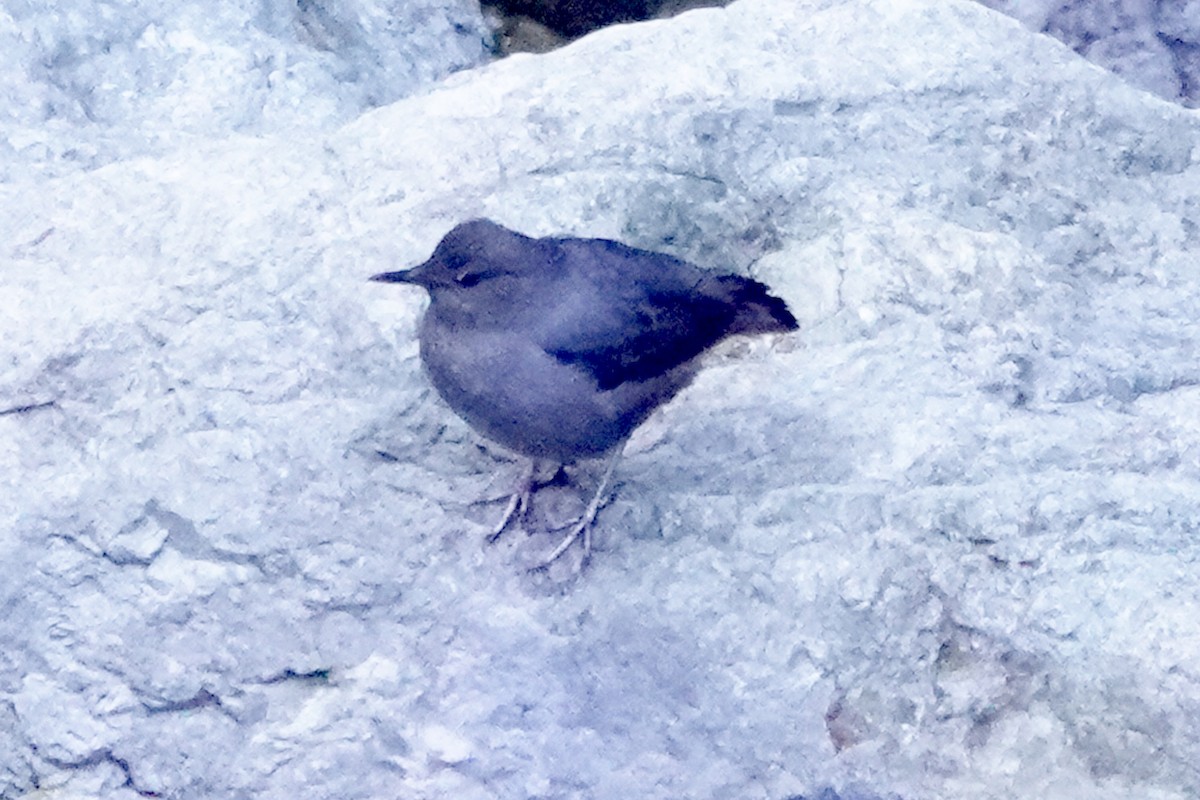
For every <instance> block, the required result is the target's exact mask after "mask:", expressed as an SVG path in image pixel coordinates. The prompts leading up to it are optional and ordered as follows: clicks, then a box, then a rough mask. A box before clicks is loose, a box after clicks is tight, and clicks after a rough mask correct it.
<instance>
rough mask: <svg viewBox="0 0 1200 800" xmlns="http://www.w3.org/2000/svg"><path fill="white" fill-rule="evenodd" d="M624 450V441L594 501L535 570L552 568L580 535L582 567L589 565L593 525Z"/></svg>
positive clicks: (611, 457) (618, 446) (610, 462)
mask: <svg viewBox="0 0 1200 800" xmlns="http://www.w3.org/2000/svg"><path fill="white" fill-rule="evenodd" d="M624 450H625V442H624V441H622V442H621V443H620V444H618V445H617V448H616V449H615V450H613V454H612V455H611V456H610V457H609V459H608V465H607V466H605V468H604V476H603V477H602V478H600V485H599V486H597V487H596V493H595V494H594V495H592V501H591V502H590V503H588V506H587V510H585V511H584V512H583V516H581V517H580V518H579V519H578V521H576V522H575V523H574V524H573V525H572V526H571V530H570V531H569V532H568V533H567V535H566V536H564V537H563V540H562V541H561V542H559V543H558V547H556V548H554V552H552V553H550V555H548V556H546V557H545V558H544V559H543V560H542V563H541V564H539V565H538V566H537V567H534V569H543V568H545V567H548V566H550V564H552V563H553V562H554V561H555V559H557V558H558V557H559V556H561V555H562V554H563V553H565V552H567V549H568V548H569V547H570V546H571V545H572V544H574V543H575V540H576V539H578V538H579V536H580V534H582V535H583V560H582V561H580V565H583V564H585V563H587V560H588V557H589V556H590V555H591V552H592V523H593V522H595V521H596V514H598V513H599V512H600V506H602V505H604V499H605V498H604V494H605V492H607V491H608V484H609V482H610V481H611V480H612V476H613V471H614V470H615V469H616V468H617V462H618V461H620V460H621V453H622V452H623V451H624Z"/></svg>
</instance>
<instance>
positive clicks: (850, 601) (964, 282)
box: [0, 0, 1200, 800]
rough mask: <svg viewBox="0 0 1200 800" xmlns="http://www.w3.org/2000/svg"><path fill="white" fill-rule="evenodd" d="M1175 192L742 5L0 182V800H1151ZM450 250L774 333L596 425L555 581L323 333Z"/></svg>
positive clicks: (863, 39) (350, 330)
mask: <svg viewBox="0 0 1200 800" xmlns="http://www.w3.org/2000/svg"><path fill="white" fill-rule="evenodd" d="M9 13H10V14H11V13H12V12H11V11H10V12H9ZM22 86H24V90H27V91H29V92H31V93H36V92H38V91H41V87H40V84H36V83H30V84H22ZM18 88H20V87H18ZM238 97H240V98H242V99H244V95H238ZM114 113H118V112H114ZM123 113H146V114H148V115H149V116H150V118H152V119H155V118H158V117H155V115H156V114H158V113H160V112H158V111H154V110H153V109H151V110H148V111H144V112H142V111H136V112H135V111H134V110H133V109H132V107H131V108H128V109H126V110H125V111H120V112H119V113H118V116H119V115H120V114H123ZM139 121H140V118H137V119H134V118H131V119H125V118H123V117H121V118H119V119H117V120H116V124H122V125H125V126H126V127H128V128H130V129H132V128H133V127H135V126H136V125H137V124H138V123H139ZM31 124H32V123H31ZM35 127H36V126H35ZM52 128H53V126H52V125H47V126H46V129H47V130H50V129H52ZM38 129H39V130H40V129H41V128H38ZM79 130H80V131H82V133H79V134H78V135H80V136H86V135H87V133H86V132H87V130H89V129H88V128H87V127H86V126H84V127H82V128H80V129H79ZM47 135H49V134H47ZM97 136H100V134H97ZM1198 142H1200V121H1197V119H1196V118H1195V117H1194V115H1191V114H1189V113H1188V112H1185V111H1183V110H1181V109H1179V108H1176V107H1174V106H1172V105H1169V104H1166V103H1162V102H1160V101H1158V100H1156V99H1154V98H1152V97H1150V96H1148V95H1146V94H1144V93H1142V92H1140V91H1138V90H1135V89H1133V88H1131V87H1130V86H1128V85H1127V84H1126V83H1124V82H1123V81H1121V80H1119V79H1118V78H1115V77H1113V76H1112V75H1110V74H1107V73H1105V72H1103V71H1101V70H1098V69H1096V68H1095V67H1093V66H1092V65H1090V64H1088V63H1086V62H1085V61H1084V60H1083V59H1082V58H1080V57H1078V56H1077V55H1075V54H1074V53H1072V52H1070V51H1069V50H1067V49H1066V48H1064V47H1062V46H1061V45H1059V44H1057V43H1055V42H1053V41H1051V40H1049V39H1048V38H1046V37H1043V36H1038V35H1035V34H1032V33H1030V32H1029V31H1027V30H1026V29H1025V28H1023V27H1021V26H1020V25H1019V24H1018V23H1016V22H1015V21H1013V20H1011V19H1009V18H1007V17H1005V16H1003V15H1000V14H998V13H995V12H992V11H989V10H988V9H986V8H983V7H982V6H979V5H978V4H975V3H959V2H947V1H946V0H936V1H934V2H916V1H915V0H879V1H878V2H867V1H866V0H824V2H809V3H804V2H796V1H795V0H742V2H739V3H735V4H733V5H731V6H730V7H728V8H727V9H724V10H712V11H698V12H691V13H687V14H684V15H682V16H680V17H677V18H674V19H671V20H666V21H662V22H654V23H648V24H643V25H633V26H621V27H618V28H612V29H608V30H605V31H601V32H599V33H597V34H593V35H591V36H588V37H585V38H584V39H582V40H580V41H579V42H577V43H575V44H573V45H571V46H569V47H567V48H565V49H563V50H560V51H557V52H555V53H553V54H550V55H546V56H538V57H532V56H525V57H520V56H518V57H513V58H511V59H507V60H505V61H503V62H500V63H496V64H493V65H491V66H488V67H485V68H483V69H479V70H476V71H472V72H463V73H459V74H457V75H455V76H452V77H450V78H448V79H446V80H445V81H444V82H443V84H442V85H441V86H440V88H438V89H437V90H435V91H432V92H429V93H426V94H422V95H420V96H413V97H410V98H408V99H406V100H403V101H400V102H397V103H395V104H393V105H390V106H387V107H385V108H381V109H377V110H375V111H372V112H370V113H367V114H365V115H363V116H361V117H360V118H359V119H357V120H356V121H354V122H353V123H351V124H349V125H347V126H345V127H343V128H341V129H340V130H337V131H336V132H333V133H331V134H329V135H326V136H296V135H288V134H278V135H266V134H264V135H260V136H257V137H250V136H240V137H238V138H233V139H223V138H218V137H213V138H211V139H203V138H199V137H197V138H195V139H192V140H189V142H188V143H187V144H186V145H182V146H180V147H178V148H177V149H170V148H168V151H167V152H165V153H164V154H162V155H156V156H153V157H141V158H136V159H129V160H117V161H116V162H114V163H111V164H110V165H108V166H107V167H105V168H103V169H97V170H94V171H90V172H83V171H78V170H67V171H65V172H64V174H63V175H62V176H61V177H59V178H57V179H52V180H51V179H46V178H40V177H39V178H21V177H13V178H12V179H11V180H9V181H8V182H7V183H6V184H4V185H0V209H2V210H0V247H2V248H3V252H4V261H3V262H0V276H2V278H0V280H2V285H0V326H2V329H0V337H2V338H0V348H2V349H0V398H3V401H2V402H0V412H4V413H2V414H0V480H3V490H2V491H0V520H2V521H3V525H2V526H0V552H3V554H4V558H3V559H2V560H0V608H2V609H3V614H0V643H2V644H3V646H2V647H0V797H4V798H6V800H7V798H16V797H22V796H23V795H25V794H27V793H30V792H33V791H34V790H35V789H40V790H41V792H40V793H38V794H37V796H38V797H47V796H49V797H70V798H75V797H87V798H105V799H107V798H120V799H121V800H125V798H132V797H135V796H137V793H139V792H140V793H150V792H153V793H157V795H158V796H163V797H170V798H210V797H211V798H228V797H257V798H296V797H304V798H379V797H422V798H426V797H428V798H435V797H439V798H440V797H453V798H468V799H469V798H481V799H482V798H497V797H499V798H532V797H538V798H575V797H580V798H582V797H588V798H590V797H595V798H615V797H638V798H684V797H686V798H710V797H711V798H747V799H753V798H764V799H765V798H771V799H772V800H781V799H782V798H787V797H796V796H799V797H806V798H823V800H824V798H832V797H835V796H837V797H843V798H856V799H861V798H889V799H890V798H904V799H905V800H925V799H926V798H983V799H985V800H986V799H988V798H995V800H1001V799H1003V800H1012V799H1013V798H1029V800H1035V799H1036V800H1056V799H1059V798H1061V799H1062V800H1067V799H1070V800H1075V799H1076V798H1081V797H1086V798H1089V799H1090V800H1110V799H1111V800H1126V799H1127V798H1131V797H1136V798H1139V800H1166V799H1167V798H1171V799H1173V800H1174V799H1176V798H1178V799H1179V800H1183V798H1193V797H1196V796H1198V795H1200V772H1198V771H1197V766H1196V765H1197V764H1198V763H1200V758H1198V754H1200V722H1198V720H1200V686H1198V685H1197V681H1198V677H1197V676H1200V614H1197V613H1196V609H1197V607H1198V601H1200V571H1198V570H1197V550H1198V545H1197V541H1196V520H1197V519H1200V482H1198V480H1197V479H1198V477H1200V417H1198V415H1197V414H1196V408H1197V403H1200V362H1198V360H1197V356H1198V354H1200V324H1198V323H1197V320H1198V319H1200V278H1198V276H1197V271H1196V266H1195V257H1194V255H1193V253H1194V252H1195V251H1196V249H1197V246H1198V244H1200V243H1198V241H1197V238H1198V236H1200V232H1198V229H1197V224H1196V220H1197V212H1198V207H1200V164H1197V157H1196V154H1197V152H1198V151H1197V143H1198ZM93 144H94V146H95V147H96V148H97V150H104V148H105V147H106V146H107V145H106V143H105V142H103V141H97V142H94V143H93ZM164 146H165V145H164ZM9 155H10V157H11V158H12V159H15V160H16V161H17V162H20V158H21V157H20V156H19V155H14V154H12V153H11V152H10V154H9ZM9 166H11V163H10V164H9ZM22 169H23V168H20V169H14V170H13V171H12V174H15V175H17V176H19V175H20V174H23V173H22ZM475 215H488V216H492V217H494V218H496V219H497V220H498V221H500V222H502V223H504V224H506V225H509V226H511V227H514V228H517V229H520V230H524V231H527V232H530V233H537V234H545V233H551V232H558V233H571V234H576V235H595V236H610V237H618V238H621V239H623V240H625V241H627V242H629V243H631V244H634V245H638V246H643V247H653V248H656V249H663V250H668V251H670V252H672V253H675V254H677V255H680V256H683V257H686V258H689V259H692V260H694V261H696V262H698V263H700V264H703V265H706V266H711V267H714V268H721V269H739V270H744V271H747V272H749V273H750V274H753V275H755V276H756V277H758V278H759V279H761V280H764V281H766V282H768V283H769V284H771V285H772V286H773V287H774V288H775V289H776V290H777V291H778V292H779V293H780V294H781V295H783V296H784V297H786V298H787V299H788V301H789V302H790V303H791V304H792V307H793V309H794V310H795V311H796V312H797V315H798V316H799V317H800V318H801V320H802V331H801V332H800V333H799V334H796V335H793V336H789V337H783V338H777V339H775V340H767V339H763V340H757V341H754V342H748V343H745V344H741V345H737V346H733V347H730V348H727V349H726V350H725V351H723V352H722V353H721V354H719V355H717V356H716V357H714V358H713V359H711V363H710V365H709V367H708V369H707V370H706V371H705V372H704V373H703V374H702V376H701V377H700V378H699V379H698V380H697V382H696V384H695V385H694V386H693V387H692V388H691V389H689V390H687V391H685V392H684V393H683V394H681V395H680V396H679V397H678V398H677V399H676V400H675V401H674V402H673V403H671V404H670V405H669V406H667V407H666V408H665V409H664V410H663V411H662V412H661V413H660V414H658V415H656V416H655V417H653V418H652V419H651V420H650V421H649V422H648V423H647V424H646V426H645V427H644V428H643V430H642V431H641V432H640V434H639V436H638V437H637V438H636V439H635V441H634V442H633V444H632V445H631V447H630V448H629V452H628V454H627V457H626V459H625V461H624V462H623V464H622V466H621V468H620V470H619V472H618V479H619V482H620V488H619V492H618V495H617V497H616V499H615V500H614V501H613V502H612V503H611V504H610V505H609V506H608V507H607V508H606V509H605V510H604V512H603V513H602V516H601V523H600V529H599V531H598V546H599V552H598V553H597V556H596V558H595V560H594V563H593V564H592V566H591V567H590V569H589V570H588V571H587V572H585V573H584V574H583V575H582V576H581V577H578V578H572V577H571V576H570V575H569V574H567V572H566V570H555V571H552V572H551V574H549V575H537V574H533V575H531V574H529V573H527V572H526V571H525V569H524V567H525V566H526V565H527V564H529V563H530V562H531V561H532V560H533V559H535V558H537V557H538V556H539V555H540V554H541V553H544V552H546V551H547V550H548V549H549V548H550V547H551V546H552V545H553V542H554V538H553V537H552V536H549V535H545V534H540V533H537V534H534V535H532V536H530V537H524V536H522V535H519V534H518V535H513V536H510V537H509V538H507V539H504V540H501V542H500V543H499V544H498V545H496V546H493V547H487V546H485V545H484V544H483V537H484V533H485V531H486V530H487V527H488V525H489V523H490V522H491V521H493V520H494V519H495V516H496V515H497V514H498V513H499V511H500V507H499V505H497V504H491V505H480V504H478V503H476V500H477V499H478V498H480V497H485V496H489V495H492V494H495V493H498V492H499V491H500V490H501V489H503V488H504V480H506V479H508V478H509V477H511V476H514V475H515V473H516V472H517V469H516V465H515V464H510V463H508V462H506V461H505V460H504V459H503V456H502V455H501V454H499V453H497V452H496V451H494V450H491V449H487V448H485V447H481V443H480V441H479V439H478V438H477V437H475V436H474V435H473V434H472V433H471V432H470V431H469V430H468V429H467V428H466V427H465V425H464V424H463V423H461V422H460V421H458V420H457V419H456V418H454V416H453V415H452V414H451V413H450V412H449V411H448V410H447V409H446V408H445V407H444V406H443V405H441V403H440V402H439V401H438V400H437V399H436V397H435V396H434V395H433V394H432V393H431V391H430V389H429V387H428V383H427V381H426V380H425V378H424V377H423V376H422V374H421V372H420V369H419V364H418V361H417V358H416V347H415V344H414V326H415V322H416V319H417V317H418V315H419V312H420V308H421V302H422V301H421V300H420V298H419V296H418V295H417V294H416V293H405V292H404V291H403V290H402V289H398V288H397V287H381V286H379V285H377V284H371V283H368V282H367V281H366V280H365V279H366V277H367V276H369V275H371V274H373V273H375V272H379V271H381V270H384V269H389V268H397V267H399V266H402V265H405V264H411V263H414V262H415V261H416V260H418V259H421V258H424V257H425V256H427V255H428V253H429V250H430V248H431V247H432V246H433V244H434V243H435V242H436V241H437V240H438V239H439V238H440V236H441V235H442V233H444V232H445V230H447V229H448V228H449V227H450V226H451V225H452V224H453V223H454V222H457V221H458V220H461V219H463V218H466V217H470V216H475ZM594 473H595V470H594V469H592V470H590V471H589V470H586V469H584V470H581V471H579V472H577V474H576V478H577V479H578V480H579V482H580V483H581V484H582V486H584V487H586V486H587V485H590V484H589V483H588V481H589V478H590V477H594ZM496 476H500V478H497V477H496ZM580 492H581V489H580V487H556V488H554V489H552V490H548V491H547V493H546V494H545V495H544V496H543V497H542V498H541V503H540V504H539V508H538V509H537V514H536V515H535V516H538V517H542V518H547V519H549V518H552V517H554V516H555V515H556V514H559V513H566V512H567V511H569V510H570V507H571V504H572V502H576V501H575V498H576V497H577V496H578V495H579V493H580ZM564 566H565V565H564Z"/></svg>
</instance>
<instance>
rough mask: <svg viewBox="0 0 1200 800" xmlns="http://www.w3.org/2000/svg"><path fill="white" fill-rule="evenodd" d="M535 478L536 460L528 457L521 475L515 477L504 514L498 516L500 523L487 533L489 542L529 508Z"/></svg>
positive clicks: (497, 537) (535, 482) (535, 484)
mask: <svg viewBox="0 0 1200 800" xmlns="http://www.w3.org/2000/svg"><path fill="white" fill-rule="evenodd" d="M536 478H537V461H536V460H535V459H530V460H529V464H528V465H527V466H526V467H525V469H524V470H522V472H521V477H520V478H518V479H517V485H516V487H515V489H514V490H513V493H512V496H511V497H509V498H508V507H507V508H505V509H504V516H502V517H501V518H500V523H499V524H498V525H496V527H495V528H493V529H492V532H491V533H490V534H488V541H489V542H494V541H496V540H497V539H499V538H500V534H502V533H504V531H505V530H507V529H508V526H509V523H511V522H512V521H513V520H514V519H516V518H518V517H521V516H523V515H524V514H525V512H526V511H528V510H529V499H530V498H531V497H533V491H534V489H536V488H537V480H536Z"/></svg>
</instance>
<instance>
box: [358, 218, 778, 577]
mask: <svg viewBox="0 0 1200 800" xmlns="http://www.w3.org/2000/svg"><path fill="white" fill-rule="evenodd" d="M371 280H373V281H383V282H386V283H412V284H416V285H417V286H420V287H422V288H424V289H425V290H426V291H428V292H429V298H430V301H429V308H428V309H427V310H426V312H425V316H424V319H423V320H422V322H421V330H420V344H421V361H422V362H423V363H424V365H425V369H426V371H427V372H428V373H429V377H430V379H431V380H432V381H433V385H434V387H435V388H436V389H437V391H438V394H440V395H441V396H442V398H443V399H444V400H445V401H446V402H447V403H448V404H449V405H450V407H451V408H452V409H454V411H455V412H457V413H458V414H459V415H460V416H461V417H462V418H463V419H465V420H466V421H467V422H468V423H469V424H470V425H471V426H472V427H474V428H475V429H476V430H477V431H479V432H480V433H482V434H483V435H484V436H486V437H487V438H489V439H491V440H493V441H495V442H498V443H499V444H501V445H503V446H505V447H507V448H509V449H510V450H514V451H516V452H517V453H520V454H522V455H525V456H528V457H529V458H530V463H529V465H528V468H527V469H526V470H525V472H524V473H523V475H522V478H521V481H520V484H519V485H518V487H517V490H516V491H515V492H514V493H513V495H512V497H511V498H510V500H509V503H508V507H507V509H506V510H505V512H504V515H503V518H502V519H501V520H500V522H499V524H498V525H497V526H496V528H495V529H494V530H493V531H492V534H491V536H490V538H491V539H492V540H494V539H496V538H497V537H498V536H499V535H500V534H501V533H503V532H504V531H505V529H506V528H507V527H508V525H509V523H510V522H511V521H512V520H513V519H514V518H515V517H517V516H519V515H523V514H524V513H525V511H526V509H527V508H528V507H529V503H530V498H531V497H532V494H533V492H534V490H535V489H536V488H537V484H536V482H535V476H536V475H537V460H539V459H540V460H544V461H548V462H551V463H552V464H557V465H559V466H560V467H561V465H564V464H569V463H572V462H574V461H576V460H578V459H586V458H595V457H598V456H602V455H605V454H608V453H611V458H610V459H609V462H608V465H607V467H606V469H605V472H604V476H603V478H602V479H601V481H600V485H599V487H598V488H597V490H596V492H595V494H594V495H593V497H592V499H591V502H590V503H588V506H587V509H586V511H585V512H584V514H583V516H581V517H580V518H579V520H578V521H576V522H575V523H573V524H572V526H571V528H570V531H569V532H568V533H567V535H566V536H565V537H564V538H563V540H562V541H561V542H560V543H559V545H558V546H557V547H556V548H555V549H554V551H553V552H551V553H550V554H549V555H548V556H547V557H546V559H545V560H544V562H543V565H545V564H549V563H550V562H552V561H554V560H555V559H557V558H558V557H559V556H561V555H562V554H563V553H564V552H566V551H567V549H568V548H569V547H570V546H571V544H572V543H573V542H575V541H576V540H577V539H578V538H579V537H580V536H581V535H582V536H583V559H585V560H586V558H587V557H588V555H589V553H590V551H591V535H590V528H591V524H592V522H593V521H594V520H595V518H596V513H597V512H598V510H599V508H600V506H601V504H602V501H603V497H604V492H605V490H606V489H607V488H608V483H609V480H610V479H611V477H612V473H613V469H614V468H615V466H616V463H617V461H618V459H619V457H620V454H621V450H622V449H623V447H624V445H625V441H626V440H627V439H628V438H629V435H630V434H631V433H632V432H633V430H634V428H636V427H637V426H638V425H640V424H641V423H642V422H643V421H645V419H646V418H647V417H648V416H650V414H651V412H653V411H654V409H656V408H658V407H659V406H660V405H662V404H663V403H665V402H667V401H668V400H670V399H671V398H672V397H673V396H674V395H675V394H676V393H677V392H678V391H679V390H680V389H682V388H683V387H684V386H686V385H687V384H688V383H689V382H690V381H691V379H692V377H693V376H694V375H695V372H696V369H697V365H696V357H697V356H699V355H700V354H701V353H702V352H704V351H705V350H706V349H708V348H709V347H711V346H713V345H714V344H716V343H717V342H719V341H721V340H722V339H724V338H725V337H727V336H732V335H734V334H755V333H772V332H784V331H791V330H795V329H796V327H797V325H796V319H795V317H793V316H792V314H791V312H790V311H789V310H788V308H787V305H786V304H785V303H784V302H783V300H780V299H779V298H778V297H774V296H772V295H770V294H768V289H767V287H766V286H764V285H763V284H761V283H759V282H758V281H754V280H750V279H749V278H743V277H741V276H739V275H721V274H717V273H714V272H709V271H706V270H703V269H700V268H699V267H696V266H693V265H692V264H689V263H687V262H686V261H681V260H680V259H678V258H673V257H671V256H668V255H665V254H663V253H655V252H651V251H648V250H638V249H636V248H633V247H628V246H626V245H623V244H620V243H619V242H613V241H609V240H607V239H576V238H571V237H546V238H543V239H534V238H531V237H528V236H523V235H522V234H520V233H517V232H515V231H511V230H509V229H507V228H505V227H503V226H501V225H498V224H496V223H495V222H491V221H490V220H485V219H477V220H472V221H470V222H464V223H461V224H460V225H457V226H456V227H455V228H454V229H453V230H451V231H450V232H449V233H447V234H446V235H445V237H444V238H443V239H442V241H441V243H439V244H438V246H437V248H436V249H435V250H434V251H433V255H432V256H430V258H429V260H428V261H426V262H425V263H423V264H421V265H420V266H417V267H413V268H412V269H409V270H404V271H401V272H385V273H382V274H379V275H375V276H373V277H372V278H371Z"/></svg>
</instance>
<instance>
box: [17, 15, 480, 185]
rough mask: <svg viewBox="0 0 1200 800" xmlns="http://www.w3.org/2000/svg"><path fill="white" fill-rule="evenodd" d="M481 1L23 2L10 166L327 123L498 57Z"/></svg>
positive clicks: (84, 160)
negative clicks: (491, 50)
mask: <svg viewBox="0 0 1200 800" xmlns="http://www.w3.org/2000/svg"><path fill="white" fill-rule="evenodd" d="M490 36H491V34H490V32H489V30H488V28H487V27H486V26H485V25H484V21H483V17H482V16H481V14H480V11H479V4H478V2H476V0H300V1H299V2H287V1H286V0H222V1H221V2H217V3H213V2H205V1H204V0H174V1H173V2H167V3H164V2H160V1H159V0H72V2H68V3H57V2H56V3H44V2H38V0H11V1H6V2H5V3H4V4H3V6H0V108H2V110H0V179H12V178H13V177H15V176H20V175H23V174H24V173H26V172H27V171H28V172H35V171H40V172H43V173H44V172H47V171H50V172H54V173H56V174H61V173H62V172H63V171H65V170H69V169H73V168H80V167H83V168H89V167H95V166H99V165H102V164H105V163H108V162H110V161H113V160H116V159H121V158H128V157H130V156H135V155H143V154H151V153H155V154H156V153H162V152H164V151H166V150H169V149H172V148H178V147H183V146H187V145H188V144H189V143H190V142H192V141H193V140H195V139H196V138H207V137H213V136H224V135H228V134H230V133H234V132H238V133H245V134H256V133H264V132H267V133H271V132H275V133H278V132H290V133H291V134H292V135H309V136H317V135H319V132H320V131H322V130H325V129H328V128H330V127H333V126H335V125H337V124H339V123H342V122H345V121H347V120H349V119H351V118H353V117H355V116H357V115H358V114H360V113H361V112H362V111H364V110H365V109H367V108H370V107H374V106H378V105H383V104H386V103H390V102H392V101H393V100H396V99H398V98H400V97H404V96H405V95H408V94H411V93H412V92H414V91H415V90H417V89H419V88H421V87H423V86H427V85H428V84H430V83H431V82H433V81H434V80H435V79H438V78H442V77H444V76H445V75H447V74H448V73H450V72H453V71H455V70H458V69H463V68H465V67H472V66H476V65H479V64H481V63H483V62H484V60H485V59H486V57H487V46H488V44H489V41H490Z"/></svg>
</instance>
